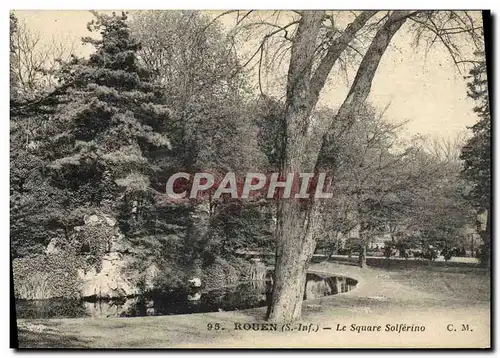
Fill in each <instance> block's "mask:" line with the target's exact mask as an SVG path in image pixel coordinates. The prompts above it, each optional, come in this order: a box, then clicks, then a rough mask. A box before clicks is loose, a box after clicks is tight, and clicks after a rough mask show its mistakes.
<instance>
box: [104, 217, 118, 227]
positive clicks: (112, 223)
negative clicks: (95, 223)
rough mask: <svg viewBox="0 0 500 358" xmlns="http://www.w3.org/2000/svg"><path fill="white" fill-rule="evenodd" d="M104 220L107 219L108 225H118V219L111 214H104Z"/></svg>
mask: <svg viewBox="0 0 500 358" xmlns="http://www.w3.org/2000/svg"><path fill="white" fill-rule="evenodd" d="M103 218H104V220H105V221H106V224H107V225H108V226H111V227H113V226H115V225H116V219H115V218H112V217H111V216H107V215H103Z"/></svg>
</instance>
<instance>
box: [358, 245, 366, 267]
mask: <svg viewBox="0 0 500 358" xmlns="http://www.w3.org/2000/svg"><path fill="white" fill-rule="evenodd" d="M358 259H359V262H358V263H359V267H361V268H363V267H366V243H362V244H361V247H360V249H359V258H358Z"/></svg>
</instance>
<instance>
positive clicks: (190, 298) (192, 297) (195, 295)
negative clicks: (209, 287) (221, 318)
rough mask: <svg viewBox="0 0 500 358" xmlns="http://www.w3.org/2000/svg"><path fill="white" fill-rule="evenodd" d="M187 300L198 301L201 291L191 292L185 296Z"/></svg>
mask: <svg viewBox="0 0 500 358" xmlns="http://www.w3.org/2000/svg"><path fill="white" fill-rule="evenodd" d="M187 300H188V301H199V300H201V292H196V293H193V294H192V295H188V296H187Z"/></svg>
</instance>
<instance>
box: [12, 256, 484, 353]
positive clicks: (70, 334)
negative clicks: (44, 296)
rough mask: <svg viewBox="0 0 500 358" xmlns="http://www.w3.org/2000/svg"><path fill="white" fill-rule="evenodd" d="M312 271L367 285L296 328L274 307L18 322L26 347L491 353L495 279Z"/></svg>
mask: <svg viewBox="0 0 500 358" xmlns="http://www.w3.org/2000/svg"><path fill="white" fill-rule="evenodd" d="M311 270H312V271H317V272H320V273H326V274H332V275H334V274H335V275H345V276H348V277H352V278H354V279H356V280H358V285H357V287H356V288H355V289H354V290H352V291H350V292H347V293H343V294H339V295H334V296H327V297H324V298H321V299H316V300H310V301H304V305H303V314H302V320H301V321H300V322H296V323H294V324H291V325H289V326H284V325H279V324H278V325H276V326H272V325H269V324H265V321H264V320H263V318H264V315H265V308H258V309H250V310H242V311H234V312H216V313H202V314H191V315H175V316H157V317H136V318H106V319H95V318H89V319H87V318H77V319H46V320H18V332H19V342H20V347H45V348H66V347H73V348H275V347H279V348H288V347H303V348H306V347H307V348H326V347H330V348H352V347H358V348H374V347H380V348H382V347H383V348H398V347H422V348H445V347H448V348H449V347H451V348H460V347H468V348H487V347H489V346H490V278H489V275H488V273H486V272H485V271H484V270H481V269H477V268H472V267H471V268H467V267H432V266H431V267H415V268H404V269H392V270H391V269H382V268H370V267H368V268H364V269H361V268H359V267H356V266H351V265H346V264H338V263H332V262H325V263H319V264H314V265H312V266H311ZM209 324H210V325H211V326H209ZM216 324H217V325H216ZM209 327H212V329H209ZM215 327H217V328H218V329H215ZM247 328H248V330H246V329H247ZM274 328H276V331H274V330H273V329H274ZM254 329H258V330H254ZM264 329H267V330H264Z"/></svg>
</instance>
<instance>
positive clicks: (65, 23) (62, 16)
mask: <svg viewBox="0 0 500 358" xmlns="http://www.w3.org/2000/svg"><path fill="white" fill-rule="evenodd" d="M15 13H16V15H17V16H18V18H19V19H20V20H21V21H24V22H25V23H26V25H27V26H28V28H30V29H32V30H35V31H37V32H39V33H40V34H41V35H42V36H43V38H44V39H45V40H46V41H49V40H50V39H52V38H54V39H55V40H56V41H69V42H74V43H75V45H76V51H77V53H78V54H80V55H81V54H86V53H88V52H89V51H90V48H89V47H87V48H83V46H82V45H81V42H80V38H81V37H83V36H88V35H90V33H89V32H88V31H87V28H86V24H87V22H89V21H90V20H91V19H92V17H93V16H92V14H91V13H89V12H88V11H79V10H71V11H57V10H37V11H16V12H15ZM411 41H412V37H411V36H410V34H409V32H408V31H403V29H402V30H401V31H399V32H398V33H397V34H396V35H395V37H394V38H393V40H392V42H391V45H390V47H389V49H388V50H387V51H386V53H385V54H384V56H383V58H382V60H381V63H380V65H379V68H378V70H377V73H376V75H375V78H374V81H373V85H372V90H371V93H370V96H369V98H368V100H369V101H370V102H371V103H372V104H373V105H375V106H376V107H377V108H380V109H383V108H385V107H387V106H389V107H388V108H387V111H386V113H385V115H386V117H387V118H388V119H389V120H391V121H395V122H400V121H403V120H407V121H408V124H407V125H406V127H405V129H404V131H403V133H402V135H403V136H404V137H411V136H413V135H416V134H422V135H424V136H431V137H439V138H443V139H451V138H454V137H456V136H457V135H459V134H461V133H463V132H464V131H467V127H468V126H471V125H473V124H474V123H475V122H476V121H477V117H476V116H475V114H474V113H473V111H472V108H473V106H474V102H473V101H472V100H471V99H469V98H468V97H467V95H466V80H465V79H464V78H463V77H464V75H465V74H464V73H462V74H460V73H459V72H458V71H457V69H456V67H455V65H454V64H453V62H452V61H451V59H450V58H449V56H448V55H447V53H446V51H445V49H444V47H443V46H442V45H436V46H435V47H434V48H433V49H432V50H431V51H430V52H429V53H428V54H427V56H426V54H425V51H424V49H423V48H419V49H415V48H414V47H412V46H411ZM351 80H352V78H351ZM347 89H348V87H347V86H346V84H345V81H335V79H330V80H329V81H328V83H327V85H326V86H325V88H324V90H323V91H322V94H321V97H320V101H319V103H318V105H320V106H325V105H326V106H330V107H333V108H338V106H340V104H341V103H342V101H343V99H344V97H345V95H346V93H347Z"/></svg>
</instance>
